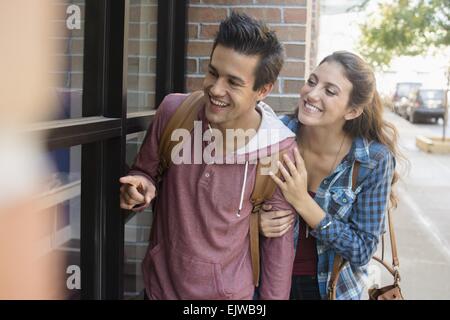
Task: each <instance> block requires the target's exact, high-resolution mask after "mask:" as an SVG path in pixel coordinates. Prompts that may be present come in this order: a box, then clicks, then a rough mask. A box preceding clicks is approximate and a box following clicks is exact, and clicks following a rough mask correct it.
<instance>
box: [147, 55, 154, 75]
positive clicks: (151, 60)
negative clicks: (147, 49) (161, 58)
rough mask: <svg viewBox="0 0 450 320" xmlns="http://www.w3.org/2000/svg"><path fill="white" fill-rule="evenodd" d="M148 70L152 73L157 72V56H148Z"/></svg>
mask: <svg viewBox="0 0 450 320" xmlns="http://www.w3.org/2000/svg"><path fill="white" fill-rule="evenodd" d="M147 63H148V71H149V72H150V73H156V58H148V61H147Z"/></svg>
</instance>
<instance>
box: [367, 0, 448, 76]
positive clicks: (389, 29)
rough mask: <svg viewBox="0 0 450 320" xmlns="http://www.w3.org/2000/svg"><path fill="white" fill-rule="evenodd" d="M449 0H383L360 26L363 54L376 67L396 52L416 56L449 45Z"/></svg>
mask: <svg viewBox="0 0 450 320" xmlns="http://www.w3.org/2000/svg"><path fill="white" fill-rule="evenodd" d="M448 1H449V0H416V1H411V0H396V1H390V2H382V3H380V4H379V5H378V10H377V12H376V13H374V14H372V15H371V16H370V17H369V18H368V19H367V20H366V22H365V23H364V24H363V25H362V26H361V31H362V37H361V40H360V43H359V49H360V50H359V51H360V52H361V54H362V55H363V56H364V57H365V58H366V59H367V60H368V61H369V62H370V63H371V64H372V65H373V66H374V67H377V68H385V67H387V66H388V65H389V64H390V62H391V60H392V58H393V57H395V56H416V55H420V54H424V53H427V52H428V51H429V50H432V49H436V48H442V47H445V46H449V45H450V6H449V2H448Z"/></svg>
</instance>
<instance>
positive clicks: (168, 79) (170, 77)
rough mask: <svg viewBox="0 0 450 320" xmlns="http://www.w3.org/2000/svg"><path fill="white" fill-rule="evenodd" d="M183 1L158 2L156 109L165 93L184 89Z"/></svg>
mask: <svg viewBox="0 0 450 320" xmlns="http://www.w3.org/2000/svg"><path fill="white" fill-rule="evenodd" d="M187 2H188V1H187V0H159V1H158V44H157V61H158V63H157V67H156V95H155V105H156V106H158V105H159V104H160V103H161V101H162V100H163V99H164V96H166V95H167V94H168V93H172V92H184V90H185V72H186V62H185V56H186V10H187Z"/></svg>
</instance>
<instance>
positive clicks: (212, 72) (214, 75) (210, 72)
mask: <svg viewBox="0 0 450 320" xmlns="http://www.w3.org/2000/svg"><path fill="white" fill-rule="evenodd" d="M208 72H209V74H210V75H212V76H213V77H217V73H215V72H214V71H212V70H209V71H208Z"/></svg>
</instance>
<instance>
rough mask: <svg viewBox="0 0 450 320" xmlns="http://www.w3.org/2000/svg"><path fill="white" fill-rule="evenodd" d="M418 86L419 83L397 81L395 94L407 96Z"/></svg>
mask: <svg viewBox="0 0 450 320" xmlns="http://www.w3.org/2000/svg"><path fill="white" fill-rule="evenodd" d="M419 87H420V84H419V83H399V84H397V96H398V97H408V96H409V94H410V93H411V92H412V91H413V90H416V89H418V88H419Z"/></svg>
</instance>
